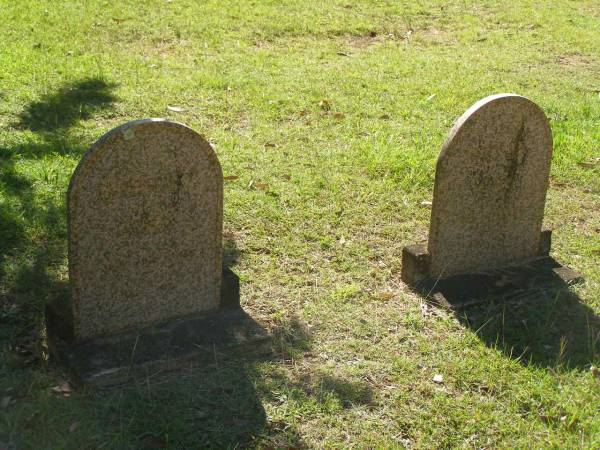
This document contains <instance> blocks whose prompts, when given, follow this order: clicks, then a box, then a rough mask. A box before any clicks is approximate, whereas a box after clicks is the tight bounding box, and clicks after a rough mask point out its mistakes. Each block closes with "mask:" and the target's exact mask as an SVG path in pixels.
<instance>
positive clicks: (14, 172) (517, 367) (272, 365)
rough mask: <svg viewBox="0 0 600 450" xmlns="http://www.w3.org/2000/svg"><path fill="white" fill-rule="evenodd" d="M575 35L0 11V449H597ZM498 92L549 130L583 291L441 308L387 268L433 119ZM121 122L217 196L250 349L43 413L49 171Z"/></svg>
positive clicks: (447, 14) (59, 278)
mask: <svg viewBox="0 0 600 450" xmlns="http://www.w3.org/2000/svg"><path fill="white" fill-rule="evenodd" d="M598 36H600V6H599V5H598V2H596V1H591V0H580V1H567V0H556V1H553V2H541V3H540V2H533V1H523V0H519V1H512V2H500V1H491V0H488V1H481V2H477V4H473V2H466V1H446V2H439V3H436V2H432V1H429V0H423V1H417V2H415V1H391V0H390V1H372V2H367V1H354V2H350V1H346V0H344V1H337V0H332V1H329V2H317V1H311V0H303V1H293V0H287V1H266V0H265V1H259V0H256V1H253V2H249V1H217V0H209V1H193V0H173V1H162V0H161V1H158V0H151V1H140V0H118V1H113V2H109V1H96V0H89V1H86V2H77V1H73V0H72V1H66V0H65V1H61V2H57V1H44V0H36V1H33V0H21V1H18V2H17V1H10V0H0V42H2V45H1V46H0V322H1V328H0V342H1V343H2V350H3V353H2V355H3V356H2V357H1V358H0V448H18V449H45V448H48V449H62V448H65V449H84V448H89V449H96V448H117V449H126V448H162V447H166V448H172V449H183V448H186V449H188V448H204V447H209V446H212V447H214V448H226V447H231V448H240V447H247V446H250V447H253V446H257V447H260V448H323V447H326V448H402V447H409V448H455V447H457V448H557V449H558V448H561V449H562V448H589V449H592V448H598V447H599V446H600V411H599V410H598V407H599V406H598V405H599V404H600V380H599V379H598V377H595V376H594V374H593V373H592V371H591V370H590V368H591V366H592V365H595V366H598V365H600V356H599V355H600V352H599V339H600V335H599V320H600V319H599V318H598V316H597V314H596V312H597V311H599V310H600V269H599V265H600V163H598V157H600V97H599V93H598V91H600V79H599V78H598V74H600V39H598ZM499 92H515V93H519V94H521V95H525V96H527V97H529V98H531V99H532V100H533V101H535V102H536V103H538V104H539V105H540V106H541V107H542V108H543V109H544V110H545V111H546V114H547V115H548V117H549V118H550V121H551V126H552V130H553V135H554V144H555V145H554V155H553V162H552V172H551V188H550V190H549V194H548V201H547V207H546V223H547V224H548V225H551V226H553V227H554V229H555V232H554V242H553V255H554V256H555V257H556V258H557V259H558V260H560V261H561V262H563V263H566V264H569V265H571V266H572V267H574V268H576V269H577V270H578V271H580V272H582V273H584V274H585V277H586V280H587V282H586V284H584V285H583V286H580V287H578V288H576V289H572V290H571V292H570V293H569V292H563V293H561V294H560V295H559V296H558V297H555V296H553V295H544V294H543V293H540V295H539V296H538V297H536V298H535V299H531V301H530V302H528V303H524V304H517V305H508V306H505V307H504V306H494V305H490V306H487V307H481V308H476V309H473V310H470V311H469V313H468V314H467V315H453V314H449V313H446V312H443V311H441V310H437V309H432V308H431V307H428V306H427V305H426V304H425V303H424V302H423V300H422V299H421V298H419V297H417V296H415V295H414V294H413V293H411V292H410V291H409V290H408V289H406V287H405V286H404V285H403V284H402V283H401V282H400V279H399V272H400V267H401V249H402V247H403V246H404V245H407V244H411V243H414V242H419V241H422V240H424V239H426V234H427V230H428V221H429V214H430V210H429V209H428V208H427V207H426V206H424V205H422V204H421V202H422V201H423V200H430V199H431V195H432V188H433V175H434V167H435V161H436V158H437V155H438V154H439V151H440V149H441V145H442V143H443V141H444V138H445V136H446V134H447V132H448V130H449V128H450V127H451V125H452V123H453V122H454V120H455V119H456V118H457V117H458V116H460V115H461V114H462V113H463V112H464V111H465V110H466V109H467V108H468V107H469V106H470V105H471V104H473V103H474V102H475V101H476V100H478V99H480V98H482V97H485V96H487V95H489V94H493V93H499ZM168 106H178V107H181V108H183V109H184V111H183V112H181V113H176V112H172V111H170V110H168V109H167V107H168ZM143 117H169V118H172V119H175V120H177V121H180V122H184V123H186V124H187V125H189V126H191V127H192V128H194V129H195V130H197V131H198V132H200V133H201V134H203V135H204V136H206V137H207V139H209V140H210V141H211V143H212V144H213V146H214V148H215V150H216V152H217V154H218V156H219V159H220V160H221V163H222V166H223V170H224V174H225V176H237V177H239V178H237V179H235V180H231V181H227V182H226V185H225V230H224V231H225V235H226V237H227V238H228V239H229V241H230V242H233V243H234V244H235V246H236V247H237V249H238V251H239V257H238V258H237V261H236V263H235V265H234V267H233V269H234V270H235V271H236V272H237V273H238V274H239V275H240V278H241V280H242V291H241V296H242V303H243V306H244V308H245V309H246V310H247V311H248V312H249V313H250V314H251V315H252V316H253V317H254V318H255V319H256V320H258V321H259V322H260V323H261V324H263V325H264V326H265V327H266V328H268V329H269V330H270V331H271V332H272V333H273V334H274V336H275V339H274V342H275V352H274V356H273V357H271V358H267V359H263V360H253V361H246V362H244V361H231V360H227V359H224V358H221V359H217V360H216V361H215V364H213V365H212V366H211V367H207V368H206V370H204V371H200V372H198V373H189V374H188V373H185V374H179V375H177V376H173V377H170V378H165V379H162V380H157V381H156V382H155V383H151V384H148V385H143V386H132V387H129V388H127V389H124V390H122V391H116V392H104V393H94V392H91V391H86V390H78V391H75V392H70V393H68V396H67V395H61V394H56V393H54V392H53V391H51V390H50V388H51V387H52V386H55V385H57V384H58V383H59V379H60V378H61V373H60V369H59V368H57V367H55V366H53V365H52V364H49V363H48V362H47V361H46V360H44V358H41V357H40V355H42V354H43V353H44V348H43V340H42V339H41V337H40V333H41V332H42V331H43V311H44V305H45V302H46V301H47V300H48V299H49V298H52V297H53V296H54V295H56V293H57V292H58V291H59V290H60V289H63V287H64V285H65V283H66V281H67V280H68V273H67V265H66V263H67V261H66V248H67V245H66V209H65V194H66V189H67V185H68V182H69V178H70V176H71V173H72V172H73V169H74V168H75V166H76V164H77V162H78V160H79V159H80V157H81V155H82V154H83V152H84V151H85V150H86V149H87V148H88V147H89V145H90V144H91V143H92V142H93V141H94V140H95V139H97V138H98V137H99V136H101V135H102V134H103V133H104V132H106V131H108V130H110V129H111V128H113V127H115V126H117V125H120V124H122V123H124V122H126V121H128V120H132V119H138V118H143ZM256 183H264V184H266V185H267V189H266V190H262V189H256V188H255V187H254V186H256ZM436 374H441V375H443V377H444V380H443V383H434V382H433V377H434V375H436Z"/></svg>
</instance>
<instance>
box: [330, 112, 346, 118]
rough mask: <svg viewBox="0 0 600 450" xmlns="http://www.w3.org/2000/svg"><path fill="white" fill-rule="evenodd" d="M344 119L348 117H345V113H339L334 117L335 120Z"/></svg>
mask: <svg viewBox="0 0 600 450" xmlns="http://www.w3.org/2000/svg"><path fill="white" fill-rule="evenodd" d="M344 117H346V116H345V115H344V113H340V112H337V113H335V114H334V115H333V118H334V119H343V118H344Z"/></svg>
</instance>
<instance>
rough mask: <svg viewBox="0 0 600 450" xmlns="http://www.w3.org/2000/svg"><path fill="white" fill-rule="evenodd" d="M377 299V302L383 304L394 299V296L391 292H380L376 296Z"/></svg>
mask: <svg viewBox="0 0 600 450" xmlns="http://www.w3.org/2000/svg"><path fill="white" fill-rule="evenodd" d="M375 298H377V300H381V301H382V302H387V301H388V300H391V299H392V298H394V294H393V293H391V292H380V293H379V294H377V295H376V296H375Z"/></svg>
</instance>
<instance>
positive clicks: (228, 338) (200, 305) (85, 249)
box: [47, 119, 268, 385]
mask: <svg viewBox="0 0 600 450" xmlns="http://www.w3.org/2000/svg"><path fill="white" fill-rule="evenodd" d="M67 204H68V238H69V281H70V296H69V297H68V296H65V297H64V298H57V299H54V300H53V301H52V302H50V303H49V305H48V307H47V329H48V342H49V346H50V350H51V353H52V354H53V355H54V356H56V357H57V358H58V359H61V360H64V361H65V362H66V363H67V365H68V366H69V367H70V368H71V369H72V370H73V372H75V375H76V377H77V379H79V381H82V382H85V383H88V384H95V385H106V384H114V383H120V382H122V381H125V379H126V378H128V377H131V376H140V375H141V376H145V375H147V374H148V373H149V371H156V370H164V369H175V368H178V367H182V366H185V365H189V364H196V363H200V361H203V360H206V358H208V359H214V357H215V355H216V353H217V352H219V351H222V350H227V351H230V350H232V349H242V348H243V350H242V353H246V354H254V353H256V352H264V351H265V350H266V349H268V347H266V346H265V345H263V344H265V343H266V342H268V335H267V333H266V331H265V330H264V328H262V327H261V326H260V325H258V324H257V323H256V322H254V321H253V320H252V319H251V318H250V317H249V316H248V315H247V314H245V313H244V312H243V311H242V310H241V308H240V307H239V284H238V279H237V277H235V275H234V274H233V273H232V272H231V271H229V270H228V269H225V268H223V267H222V256H221V255H222V227H223V223H222V222H223V176H222V172H221V166H220V164H219V161H218V159H217V156H216V154H215V153H214V151H213V149H212V148H211V146H210V145H209V143H208V142H207V141H206V140H205V139H204V138H202V137H201V136H200V135H199V134H197V133H196V132H195V131H193V130H192V129H190V128H188V127H186V126H184V125H181V124H178V123H174V122H170V121H166V120H162V119H147V120H140V121H133V122H129V123H127V124H125V125H123V126H121V127H118V128H115V129H114V130H112V131H110V132H109V133H107V134H105V135H104V136H103V137H102V138H100V139H99V140H98V141H97V142H96V143H95V144H94V145H92V147H91V148H90V150H89V151H88V152H87V153H86V154H85V155H84V157H83V158H82V160H81V162H80V163H79V165H78V166H77V168H76V170H75V172H74V174H73V177H72V179H71V184H70V186H69V191H68V199H67ZM203 358H204V359H203Z"/></svg>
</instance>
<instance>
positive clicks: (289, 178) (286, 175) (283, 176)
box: [281, 173, 292, 181]
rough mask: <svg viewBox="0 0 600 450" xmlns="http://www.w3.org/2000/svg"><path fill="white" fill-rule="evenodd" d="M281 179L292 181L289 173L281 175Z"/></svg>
mask: <svg viewBox="0 0 600 450" xmlns="http://www.w3.org/2000/svg"><path fill="white" fill-rule="evenodd" d="M281 178H283V179H284V180H288V181H290V180H291V179H292V176H291V175H290V174H289V173H284V174H283V175H281Z"/></svg>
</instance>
